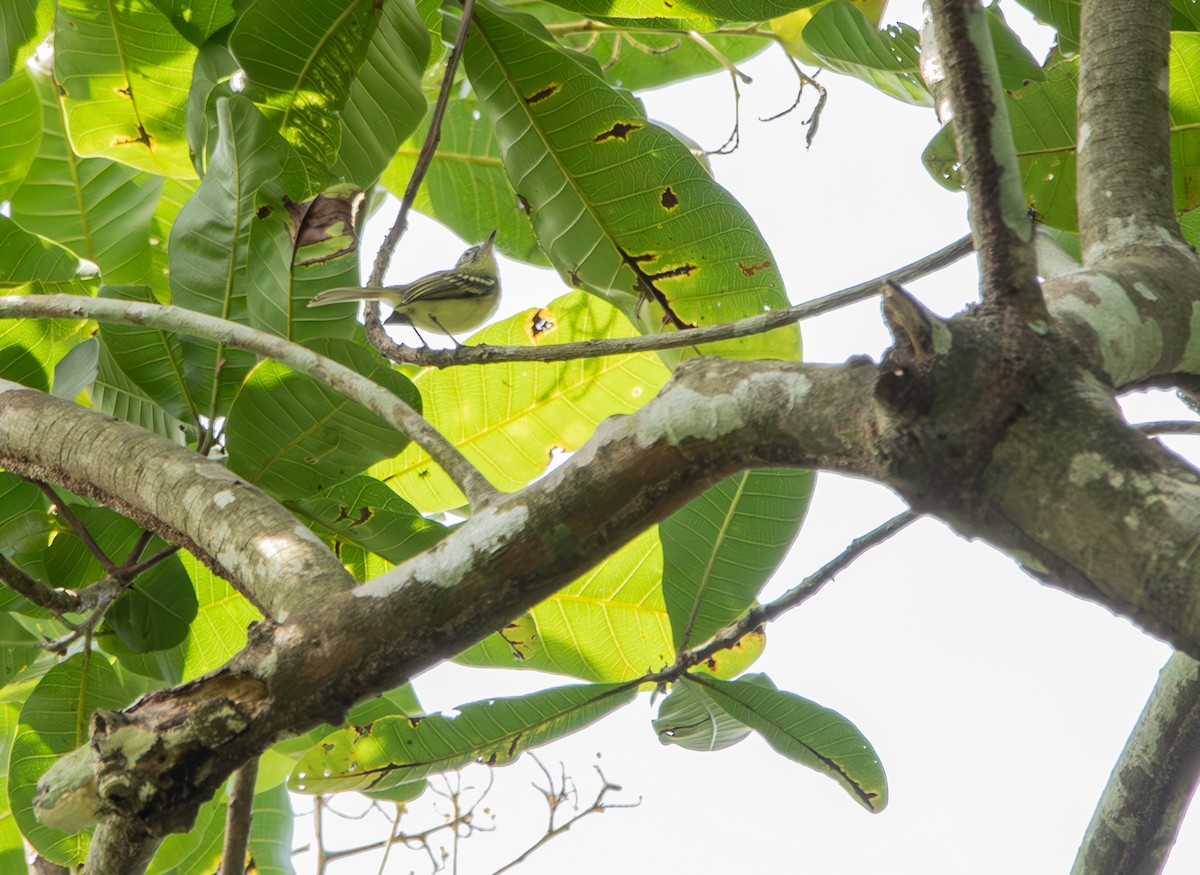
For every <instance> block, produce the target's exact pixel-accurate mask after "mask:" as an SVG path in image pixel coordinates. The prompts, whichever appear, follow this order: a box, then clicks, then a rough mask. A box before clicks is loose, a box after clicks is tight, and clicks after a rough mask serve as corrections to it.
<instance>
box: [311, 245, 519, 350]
mask: <svg viewBox="0 0 1200 875" xmlns="http://www.w3.org/2000/svg"><path fill="white" fill-rule="evenodd" d="M495 242H496V232H495V231H493V232H492V233H491V234H489V235H488V238H487V240H485V241H483V242H482V243H480V244H479V245H478V246H472V247H471V248H470V249H468V250H467V251H466V252H464V253H463V254H462V255H461V256H460V257H459V259H458V263H457V264H456V265H454V267H452V268H450V269H449V270H438V271H434V272H433V273H431V274H427V275H426V276H423V277H421V278H420V279H417V280H413V281H412V282H411V283H405V284H403V285H399V286H366V287H363V288H360V287H358V286H341V287H338V288H335V289H327V290H326V291H324V292H321V293H320V294H319V295H316V296H315V297H313V299H312V300H311V301H309V302H308V306H310V307H322V306H324V305H325V304H340V303H342V302H344V301H383V302H384V303H387V304H391V305H392V307H394V308H395V309H394V310H393V311H392V315H390V316H388V318H387V319H386V320H384V321H385V322H388V323H393V324H395V323H399V324H402V325H411V326H412V327H413V328H414V329H417V336H418V337H419V336H420V332H421V331H431V332H433V333H435V334H445V335H447V336H449V337H450V338H452V339H453V338H454V335H456V334H463V333H465V332H468V331H472V330H474V329H476V328H478V327H479V326H480V325H482V324H483V323H485V322H487V321H488V320H489V319H491V318H492V316H494V315H495V313H496V308H497V307H499V306H500V274H499V271H498V270H497V268H496V254H495V252H494V251H493V249H492V244H494V243H495ZM422 342H424V338H422ZM457 342H458V341H457V339H455V343H457Z"/></svg>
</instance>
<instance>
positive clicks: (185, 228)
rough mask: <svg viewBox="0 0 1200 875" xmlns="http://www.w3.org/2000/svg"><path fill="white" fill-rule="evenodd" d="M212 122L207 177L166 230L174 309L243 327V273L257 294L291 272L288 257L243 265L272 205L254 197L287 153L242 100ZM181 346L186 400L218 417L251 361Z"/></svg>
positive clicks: (226, 351) (207, 343)
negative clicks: (213, 141) (260, 215)
mask: <svg viewBox="0 0 1200 875" xmlns="http://www.w3.org/2000/svg"><path fill="white" fill-rule="evenodd" d="M217 115H218V119H219V125H220V137H219V140H218V143H217V146H216V149H215V150H214V151H213V155H212V160H211V161H210V163H209V167H208V172H207V173H206V174H205V176H204V179H203V181H202V182H201V183H200V187H199V188H197V189H196V193H195V195H193V196H192V198H191V199H190V200H189V201H188V202H187V203H186V204H185V205H184V207H183V209H182V210H180V213H179V218H178V219H176V221H175V224H174V226H173V227H172V229H171V240H170V248H169V257H170V264H171V294H172V303H174V304H176V305H178V306H180V307H184V308H186V309H189V310H196V311H198V312H200V313H207V314H208V315H210V316H220V317H222V318H225V319H230V320H233V321H234V322H239V323H243V324H245V323H246V322H247V321H248V318H249V315H248V311H247V303H246V293H247V286H248V284H249V279H248V277H247V274H248V273H253V274H254V275H255V278H256V280H257V281H258V286H259V288H260V289H261V288H266V287H268V285H269V284H270V277H271V276H273V275H278V274H279V273H280V272H282V273H284V274H285V275H286V273H287V271H289V270H290V267H291V253H290V252H288V253H287V257H286V260H282V257H281V263H280V262H276V263H265V262H263V261H261V260H260V261H256V262H254V263H252V264H250V265H247V263H246V250H247V249H248V244H249V237H250V227H251V225H252V224H253V223H254V222H255V221H257V212H258V210H259V208H260V207H263V206H269V205H270V204H269V203H268V200H269V199H268V198H266V197H265V196H262V197H260V195H259V191H260V189H262V187H263V186H265V185H266V184H267V183H269V182H273V181H274V180H276V179H278V178H279V177H280V176H281V175H282V174H283V172H284V169H285V166H286V165H287V162H288V158H289V155H290V150H289V149H288V145H287V143H285V142H284V141H283V140H282V139H281V138H280V137H279V135H278V134H277V133H276V132H275V131H274V130H272V129H271V126H270V125H269V124H268V123H267V120H266V119H264V118H263V116H262V114H261V113H260V112H259V111H258V110H257V109H256V108H255V106H254V104H252V103H251V102H250V101H249V100H248V99H247V98H246V97H244V96H242V95H240V94H235V95H233V96H232V97H227V98H226V97H223V98H220V99H219V100H218V101H217ZM283 293H284V294H286V287H284V291H283ZM180 343H181V344H182V346H183V350H184V365H185V368H184V379H185V381H186V383H187V386H188V390H189V394H191V395H192V397H194V398H197V399H205V406H204V408H203V409H202V411H201V412H202V413H203V414H204V415H205V416H209V417H215V416H217V415H219V414H222V413H224V411H225V410H226V409H227V408H228V405H229V403H230V401H232V396H233V393H234V391H235V390H236V388H237V387H238V386H239V385H241V382H242V380H243V379H244V377H245V375H246V374H248V373H249V372H250V368H251V367H253V364H254V356H253V355H252V354H250V353H247V352H244V351H242V350H235V349H232V348H229V347H226V346H224V345H223V344H220V343H217V342H215V341H211V340H201V339H197V338H189V337H181V338H180Z"/></svg>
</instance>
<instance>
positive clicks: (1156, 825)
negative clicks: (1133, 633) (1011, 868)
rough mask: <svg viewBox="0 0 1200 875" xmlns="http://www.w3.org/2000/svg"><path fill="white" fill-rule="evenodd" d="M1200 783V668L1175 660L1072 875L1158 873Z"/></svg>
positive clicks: (1115, 774)
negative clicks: (1199, 782)
mask: <svg viewBox="0 0 1200 875" xmlns="http://www.w3.org/2000/svg"><path fill="white" fill-rule="evenodd" d="M1198 777H1200V663H1197V662H1196V660H1194V659H1192V658H1191V657H1190V656H1186V655H1185V654H1182V653H1176V654H1174V655H1173V656H1172V657H1171V658H1170V659H1169V660H1168V661H1167V664H1166V665H1165V666H1163V669H1162V672H1161V673H1160V674H1159V678H1158V683H1157V684H1155V686H1154V692H1153V693H1151V695H1150V699H1149V701H1147V702H1146V707H1145V709H1144V710H1143V711H1142V715H1141V717H1139V718H1138V722H1137V725H1136V726H1135V727H1134V729H1133V732H1132V733H1131V734H1130V736H1129V741H1128V742H1126V744H1125V749H1124V750H1122V751H1121V757H1120V759H1119V760H1117V764H1116V766H1115V767H1114V768H1113V771H1112V775H1111V776H1110V777H1109V779H1108V785H1107V786H1106V787H1105V788H1104V794H1103V795H1102V796H1101V797H1100V802H1099V804H1098V805H1097V806H1096V813H1095V814H1093V815H1092V822H1091V823H1090V824H1089V825H1088V829H1087V833H1086V834H1085V835H1084V838H1083V844H1082V845H1081V846H1080V848H1079V854H1078V856H1077V857H1076V858H1075V865H1074V866H1073V867H1072V869H1071V875H1155V873H1158V872H1160V871H1161V869H1162V866H1163V864H1164V863H1165V862H1166V859H1167V854H1168V853H1169V852H1170V850H1171V846H1172V845H1173V844H1174V843H1175V836H1176V834H1177V833H1178V831H1179V826H1180V824H1181V823H1182V822H1183V816H1184V813H1185V812H1186V811H1187V806H1188V802H1189V801H1190V800H1191V798H1192V793H1193V792H1194V791H1195V787H1196V781H1197V778H1198Z"/></svg>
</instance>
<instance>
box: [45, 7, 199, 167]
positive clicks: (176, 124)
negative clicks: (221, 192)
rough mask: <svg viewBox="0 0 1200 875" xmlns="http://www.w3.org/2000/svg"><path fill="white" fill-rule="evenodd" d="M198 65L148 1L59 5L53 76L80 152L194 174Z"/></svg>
mask: <svg viewBox="0 0 1200 875" xmlns="http://www.w3.org/2000/svg"><path fill="white" fill-rule="evenodd" d="M195 60H196V48H195V46H193V45H191V44H190V43H189V42H188V41H187V40H185V39H184V38H183V37H182V36H180V34H179V32H178V31H176V30H175V28H174V27H173V26H172V25H171V22H170V21H169V20H167V18H166V16H164V15H163V14H162V13H161V12H160V11H159V10H158V9H157V8H155V6H154V4H153V3H151V2H150V0H125V2H123V3H120V4H110V5H102V4H97V3H94V2H91V0H59V3H58V17H57V20H56V21H55V28H54V75H55V79H56V81H57V82H59V83H60V84H61V86H62V88H63V91H64V93H65V95H66V109H67V129H68V130H69V131H70V135H71V143H72V144H73V145H74V147H75V151H76V152H77V153H79V154H80V155H92V156H95V155H101V156H104V157H106V158H111V159H113V160H114V161H120V162H121V163H122V164H127V165H129V166H131V167H136V168H138V169H139V170H146V171H149V172H151V173H155V174H159V175H161V176H176V177H180V178H184V179H188V178H191V177H193V176H195V170H194V169H193V168H192V161H191V158H190V157H189V156H188V145H187V136H186V132H185V130H184V96H185V95H186V93H187V87H188V82H189V81H190V80H191V75H192V64H193V63H194V62H195Z"/></svg>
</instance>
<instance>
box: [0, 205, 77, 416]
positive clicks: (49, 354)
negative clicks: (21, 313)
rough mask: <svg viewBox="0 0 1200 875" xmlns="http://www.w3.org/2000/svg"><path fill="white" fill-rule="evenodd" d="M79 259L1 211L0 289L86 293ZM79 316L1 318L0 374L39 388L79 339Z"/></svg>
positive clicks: (47, 382) (47, 385)
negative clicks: (30, 231) (64, 317)
mask: <svg viewBox="0 0 1200 875" xmlns="http://www.w3.org/2000/svg"><path fill="white" fill-rule="evenodd" d="M79 268H80V266H79V260H78V259H77V258H75V256H73V255H72V254H71V253H69V252H67V251H66V250H65V249H62V248H60V247H58V246H55V245H54V244H52V243H48V242H47V241H45V240H42V239H39V238H38V237H35V236H34V235H33V234H29V233H27V232H26V231H24V230H22V229H21V228H19V227H18V226H17V225H16V224H15V223H14V222H13V221H12V219H9V218H8V217H6V216H3V215H0V291H3V292H5V293H8V294H11V293H13V292H17V293H23V294H28V293H30V292H33V293H42V292H47V293H52V292H62V293H66V294H89V293H90V292H91V284H90V282H88V281H85V280H84V279H83V275H82V274H81V273H80V269H79ZM86 327H87V323H86V322H85V321H84V320H82V319H0V377H3V378H4V379H7V380H12V381H13V382H16V383H21V384H22V385H24V386H29V387H30V388H33V389H38V390H41V391H43V392H47V391H49V390H50V386H51V379H52V377H53V375H54V369H55V366H56V365H57V364H58V362H59V361H61V360H62V358H63V357H64V356H65V355H66V354H67V353H68V352H70V351H71V350H72V349H73V348H74V347H75V345H76V344H77V343H79V342H80V341H81V340H83V339H84V332H85V329H86Z"/></svg>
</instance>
